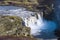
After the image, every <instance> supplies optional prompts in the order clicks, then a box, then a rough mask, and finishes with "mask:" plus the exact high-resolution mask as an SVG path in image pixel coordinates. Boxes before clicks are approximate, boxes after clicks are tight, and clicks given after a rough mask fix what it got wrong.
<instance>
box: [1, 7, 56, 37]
mask: <svg viewBox="0 0 60 40" xmlns="http://www.w3.org/2000/svg"><path fill="white" fill-rule="evenodd" d="M36 14H37V16H38V19H37V16H36ZM0 15H9V16H19V17H21V18H22V19H23V21H24V22H25V26H27V27H30V28H31V34H32V35H34V36H37V35H41V34H40V32H45V33H47V34H45V35H48V36H50V35H49V34H48V33H49V32H53V31H54V30H55V29H56V24H55V22H53V21H47V20H44V21H43V18H42V17H41V15H40V13H36V12H32V11H28V10H26V9H25V8H22V7H14V6H0ZM42 34H43V33H42ZM42 36H44V35H42ZM45 37H46V36H45Z"/></svg>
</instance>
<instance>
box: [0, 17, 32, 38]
mask: <svg viewBox="0 0 60 40" xmlns="http://www.w3.org/2000/svg"><path fill="white" fill-rule="evenodd" d="M0 36H17V37H18V36H25V37H27V36H28V37H31V35H30V28H29V27H25V26H23V25H22V19H21V18H19V17H16V16H0Z"/></svg>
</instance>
